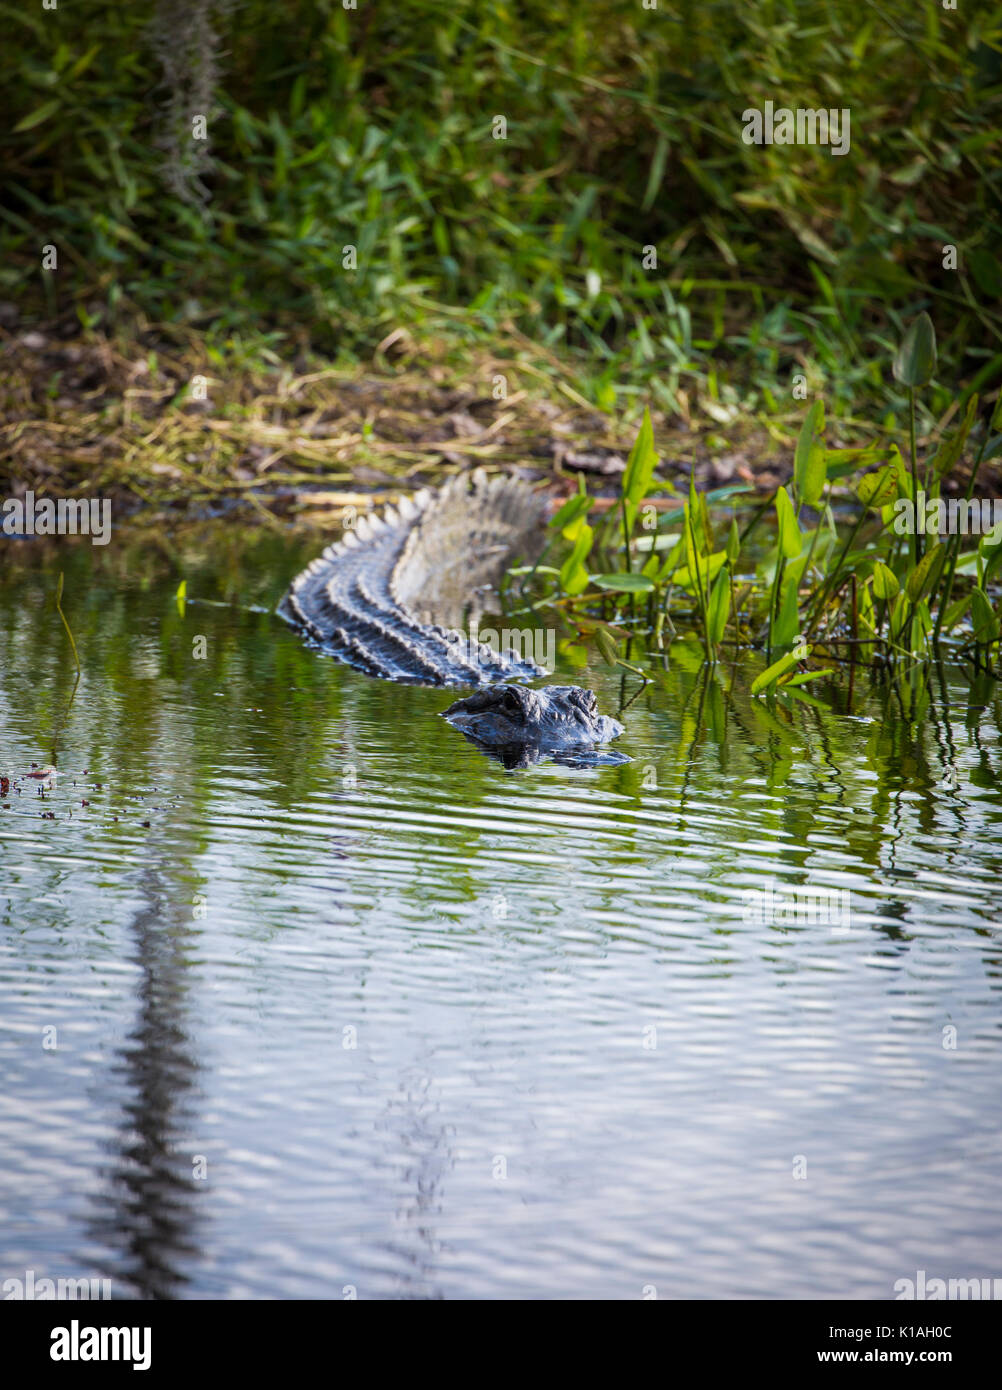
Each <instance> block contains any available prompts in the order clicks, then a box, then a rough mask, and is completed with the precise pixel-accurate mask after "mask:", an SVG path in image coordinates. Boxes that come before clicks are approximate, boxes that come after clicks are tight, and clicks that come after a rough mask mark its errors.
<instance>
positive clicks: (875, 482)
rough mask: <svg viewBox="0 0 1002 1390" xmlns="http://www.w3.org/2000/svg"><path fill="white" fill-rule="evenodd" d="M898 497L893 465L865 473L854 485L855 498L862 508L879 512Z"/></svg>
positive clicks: (896, 479)
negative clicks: (869, 508) (870, 508)
mask: <svg viewBox="0 0 1002 1390" xmlns="http://www.w3.org/2000/svg"><path fill="white" fill-rule="evenodd" d="M897 495H898V476H897V469H896V468H895V467H894V465H893V464H887V465H886V466H885V467H884V468H878V469H877V471H876V473H866V474H865V475H864V476H863V477H862V478H860V480H859V482H858V483H857V484H856V496H857V497H858V498H859V500H860V501H861V502H862V504H863V506H864V507H872V508H873V510H874V511H879V510H880V508H881V507H886V506H887V504H888V503H889V502H893V501H894V499H895V498H896V497H897Z"/></svg>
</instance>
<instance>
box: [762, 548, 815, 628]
mask: <svg viewBox="0 0 1002 1390" xmlns="http://www.w3.org/2000/svg"><path fill="white" fill-rule="evenodd" d="M806 558H807V557H806V556H805V557H804V559H805V560H806ZM803 568H804V566H803V564H797V565H792V566H791V567H790V572H789V574H788V577H787V578H786V580H785V581H784V583H783V598H782V602H781V603H780V607H779V616H778V617H777V619H776V622H775V625H774V627H773V630H772V639H771V640H772V645H773V648H774V649H775V648H778V647H788V646H789V645H790V643H791V642H793V641H795V640H796V636H797V633H798V632H799V631H800V593H799V584H800V575H801V573H802V572H803Z"/></svg>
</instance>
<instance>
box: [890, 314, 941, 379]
mask: <svg viewBox="0 0 1002 1390" xmlns="http://www.w3.org/2000/svg"><path fill="white" fill-rule="evenodd" d="M935 370H936V330H935V329H934V328H933V326H932V319H931V318H930V317H929V315H928V314H927V313H925V312H924V311H923V312H922V313H921V314H919V316H918V318H917V319H914V320H913V321H912V322H911V323H910V324H909V326H908V331H907V332H906V333H905V336H904V338H903V339H902V341H901V346H900V348H899V349H898V353H897V356H896V357H895V359H894V377H895V380H896V381H900V382H901V384H902V386H911V387H912V388H915V387H918V386H927V385H928V384H929V382H930V381H931V380H932V376H933V372H935Z"/></svg>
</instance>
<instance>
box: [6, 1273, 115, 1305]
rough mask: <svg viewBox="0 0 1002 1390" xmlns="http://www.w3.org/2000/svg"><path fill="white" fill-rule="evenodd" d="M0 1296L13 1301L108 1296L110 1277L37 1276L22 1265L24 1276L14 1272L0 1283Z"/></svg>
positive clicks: (68, 1299)
mask: <svg viewBox="0 0 1002 1390" xmlns="http://www.w3.org/2000/svg"><path fill="white" fill-rule="evenodd" d="M0 1298H3V1299H4V1300H7V1301H14V1302H26V1303H32V1302H40V1301H48V1300H62V1299H65V1300H67V1301H69V1302H74V1301H77V1300H80V1299H87V1300H90V1299H102V1298H111V1280H110V1279H99V1278H83V1279H63V1278H61V1279H49V1278H48V1277H46V1276H43V1277H42V1278H37V1277H36V1275H35V1271H34V1270H33V1269H26V1270H25V1272H24V1278H23V1279H22V1278H20V1276H15V1277H14V1278H12V1279H5V1280H4V1281H3V1283H2V1284H0Z"/></svg>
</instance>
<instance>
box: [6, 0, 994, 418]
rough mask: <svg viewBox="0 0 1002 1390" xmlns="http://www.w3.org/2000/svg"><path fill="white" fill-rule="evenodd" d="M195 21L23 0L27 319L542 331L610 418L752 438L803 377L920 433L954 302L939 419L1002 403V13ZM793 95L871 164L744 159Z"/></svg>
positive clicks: (798, 152) (473, 11)
mask: <svg viewBox="0 0 1002 1390" xmlns="http://www.w3.org/2000/svg"><path fill="white" fill-rule="evenodd" d="M191 13H192V14H193V15H195V17H196V19H197V22H189V24H188V26H187V28H186V27H185V25H183V24H176V25H175V26H174V27H173V30H172V31H171V32H170V38H169V40H168V41H164V40H157V39H156V37H155V35H151V31H150V28H149V10H148V9H146V8H145V7H141V6H111V5H105V6H100V7H94V6H73V5H64V6H61V7H60V8H59V9H58V10H57V11H51V12H49V11H47V12H42V11H40V10H38V11H36V10H34V9H31V8H27V9H26V8H23V7H15V6H13V5H10V4H4V5H0V15H2V18H3V22H4V24H5V25H6V26H7V28H8V30H9V31H11V32H12V33H13V34H14V35H16V42H11V43H9V44H8V45H5V47H4V50H3V54H2V56H0V76H2V79H3V80H2V82H0V106H2V112H0V116H2V119H3V122H4V126H5V128H6V129H7V130H8V131H9V132H12V134H10V135H9V136H8V146H9V150H8V160H7V164H8V172H7V192H6V200H5V206H4V209H3V211H2V214H0V218H2V220H0V249H2V251H3V256H2V268H0V293H2V294H3V295H4V296H5V297H7V298H11V299H14V300H15V302H17V303H18V304H19V305H20V306H21V307H22V309H23V310H25V312H26V313H27V314H28V315H29V316H30V315H32V314H34V315H37V316H38V317H39V318H44V317H49V318H52V317H54V316H57V315H66V314H68V313H72V314H75V315H76V317H77V319H78V320H79V322H80V324H81V325H82V327H83V328H84V329H85V330H90V329H93V330H95V331H97V330H102V331H105V332H107V331H109V330H110V328H111V327H112V326H116V325H121V324H122V323H123V322H126V321H128V322H135V323H136V324H138V325H141V326H145V325H149V324H152V325H154V326H155V325H157V324H170V325H172V326H174V327H175V328H177V327H178V326H180V327H182V328H184V327H187V328H189V329H190V331H191V332H192V334H193V335H196V334H197V335H199V337H200V340H202V341H204V342H205V343H206V349H207V351H208V352H209V353H212V352H215V353H217V354H225V353H227V352H233V351H235V350H237V351H239V348H240V345H241V343H243V342H246V341H253V342H255V343H256V344H258V346H260V344H261V342H262V335H263V340H264V342H265V343H266V345H267V350H268V352H270V353H271V354H273V355H274V356H275V357H278V358H286V357H288V356H290V355H291V354H293V353H295V352H300V351H303V350H305V349H308V348H309V349H313V350H315V351H318V352H321V353H324V354H326V355H328V356H329V357H334V358H342V359H343V358H344V357H345V356H353V355H363V356H368V355H370V354H371V352H372V350H373V348H374V347H375V346H376V345H377V344H379V343H380V342H381V341H383V340H384V339H385V338H386V336H387V335H388V334H389V333H391V332H393V331H395V330H397V329H398V328H401V327H402V328H405V329H406V330H407V331H408V332H409V333H411V334H412V335H414V336H415V338H417V339H422V338H423V339H425V340H437V341H441V340H448V341H450V342H453V343H455V344H456V346H457V350H459V349H461V348H462V347H463V346H466V347H469V348H471V349H473V348H474V347H475V345H476V344H477V343H479V342H483V341H485V340H486V341H491V342H494V343H497V342H499V341H501V340H502V339H505V338H509V337H511V336H512V335H521V336H522V337H524V338H527V339H530V340H531V341H532V342H533V343H535V344H536V345H537V346H538V347H539V349H540V350H541V351H551V352H554V353H557V354H559V355H560V357H561V358H562V359H563V360H565V361H566V362H568V363H569V364H571V366H572V369H573V373H574V380H575V382H576V387H577V389H578V390H579V391H580V392H581V393H582V394H583V395H584V396H585V397H586V398H587V399H588V400H589V401H591V402H593V403H594V404H596V405H597V406H598V407H599V408H600V409H602V410H605V411H608V412H610V413H612V412H618V413H621V414H623V413H625V414H630V413H631V412H632V413H638V412H639V408H640V404H641V403H642V402H643V401H645V400H647V399H650V400H652V401H653V402H654V404H656V405H657V406H658V407H660V408H661V409H662V410H667V411H670V412H672V413H675V414H678V415H680V416H682V417H683V418H684V417H686V416H688V415H689V414H690V412H691V413H693V414H696V413H701V414H703V415H706V416H708V417H709V418H712V419H714V420H716V421H718V422H719V423H720V425H721V428H722V429H724V430H726V429H727V427H728V425H729V423H730V422H731V421H733V420H734V419H735V418H736V417H737V415H738V414H739V413H742V412H747V411H749V410H755V411H760V412H762V413H764V414H765V415H767V416H768V415H770V414H775V415H777V416H781V415H782V414H783V413H784V412H786V411H788V409H789V405H790V399H791V398H790V382H791V378H792V376H793V375H794V374H796V373H800V374H802V375H803V376H804V377H805V378H806V382H807V386H808V389H809V390H810V392H811V394H812V395H813V394H815V393H823V395H824V397H825V399H826V402H827V405H828V409H829V414H830V415H831V416H837V417H840V418H847V419H851V418H853V417H858V416H860V415H862V414H868V415H869V416H870V417H871V418H872V415H873V411H874V409H875V403H876V402H878V401H879V402H880V403H881V409H882V410H883V411H885V412H886V413H887V414H888V415H889V416H893V417H894V419H893V420H891V421H890V423H891V424H892V425H893V423H894V422H895V421H896V420H897V418H898V417H899V416H901V417H902V418H903V412H905V411H906V410H907V406H908V398H907V392H906V391H904V390H901V389H896V388H895V387H894V384H893V383H890V385H891V390H890V393H889V395H888V392H887V387H888V384H889V381H888V377H887V375H886V373H885V372H884V371H883V367H882V365H881V364H883V363H886V362H887V361H888V360H889V356H890V351H891V348H892V345H893V344H894V343H896V342H897V341H899V339H900V337H901V334H902V331H903V327H904V324H905V323H906V322H908V321H909V320H910V319H911V318H912V317H914V315H915V314H916V313H918V312H919V311H921V310H922V309H929V311H930V312H932V313H933V314H934V317H935V320H936V323H937V328H938V330H939V339H940V359H939V360H940V363H941V367H942V369H943V371H944V376H945V379H946V380H947V381H949V382H950V384H951V385H950V389H946V388H944V387H943V386H941V385H940V384H939V383H938V382H936V381H933V382H932V383H931V385H930V388H929V390H928V392H927V393H926V394H925V396H924V398H923V400H924V403H925V405H926V406H927V407H928V411H929V415H928V416H927V417H925V418H926V419H927V420H928V419H934V418H938V417H939V416H940V415H942V413H943V412H944V411H945V410H946V409H947V408H948V407H949V405H950V403H951V401H952V399H953V387H954V386H955V384H956V383H958V382H959V383H960V384H961V387H962V389H964V390H966V391H968V392H970V391H974V390H978V391H980V392H981V393H982V395H984V394H985V393H986V392H991V391H993V390H995V389H997V385H998V381H999V379H1000V369H1002V312H1000V308H999V299H1000V294H999V291H1000V289H1002V272H1000V270H999V264H998V256H999V249H1000V231H999V226H998V221H997V217H996V215H995V213H996V209H997V207H998V205H999V194H1000V180H1002V161H1000V159H999V153H1000V146H1002V119H1000V118H1002V9H1000V8H999V7H998V6H993V5H987V4H973V3H964V4H962V5H961V6H960V7H959V9H958V10H957V11H947V10H943V9H942V8H941V6H940V5H939V3H938V2H937V3H933V0H926V3H921V4H913V5H909V6H907V7H901V6H897V7H885V6H884V5H882V4H879V3H864V4H862V5H860V4H858V3H855V0H853V3H849V2H848V0H807V3H804V2H803V0H782V2H780V0H757V2H756V3H754V4H753V3H722V0H718V3H708V4H705V5H700V6H691V5H683V4H681V0H659V7H658V9H657V10H651V11H648V10H644V9H643V8H642V7H641V6H640V4H639V0H593V3H589V4H588V5H580V4H577V3H571V0H541V2H540V3H526V4H518V5H516V4H505V3H501V4H497V5H490V6H483V5H475V4H473V3H469V0H458V3H457V0H399V3H397V4H395V5H392V6H387V5H371V6H369V5H364V4H363V5H362V6H361V7H360V8H359V9H358V10H354V11H350V10H349V11H346V10H344V9H343V8H342V6H341V5H340V3H335V0H329V2H328V3H316V0H310V3H302V2H301V0H296V2H294V3H290V4H287V5H281V6H274V5H266V4H264V3H263V0H248V3H245V4H242V5H233V6H230V7H226V8H223V9H222V10H217V9H214V8H213V7H212V6H211V5H210V4H206V5H205V6H204V7H202V9H201V10H200V11H199V10H198V9H197V7H193V8H192V11H191ZM199 15H200V18H199ZM213 31H214V32H215V34H216V35H217V43H216V45H215V54H214V55H213V53H212V49H211V47H206V43H205V35H206V34H207V33H211V32H213ZM165 75H166V78H167V80H166V82H165ZM766 99H773V100H775V101H776V102H777V103H778V104H786V105H788V106H791V107H796V106H808V107H818V106H821V105H822V104H823V105H826V106H838V107H848V108H849V109H850V111H851V115H852V148H851V151H850V153H849V154H848V155H847V156H845V157H843V158H833V157H832V156H831V155H830V153H829V152H828V151H827V150H826V149H824V148H820V147H817V148H812V147H797V146H784V147H780V146H772V147H754V146H747V145H745V144H743V143H742V141H741V139H740V132H741V112H742V111H743V110H744V109H745V108H746V107H750V106H754V107H759V106H761V105H762V104H763V103H764V101H765V100H766ZM203 108H207V109H205V110H203ZM192 114H196V115H197V114H204V115H206V116H207V117H208V129H209V133H210V137H211V139H210V141H209V143H208V146H205V145H202V144H197V143H196V144H193V143H192V141H191V140H190V138H189V135H188V131H189V129H190V125H189V122H190V118H191V115H192ZM498 115H503V116H505V117H506V119H507V122H508V134H507V139H506V140H494V139H493V138H492V134H491V132H492V122H493V120H494V118H495V117H496V116H498ZM46 244H53V245H55V246H56V247H57V248H58V251H59V257H60V260H59V269H58V271H54V272H53V271H48V272H43V271H41V270H40V269H39V264H40V260H41V248H42V246H43V245H46ZM348 245H351V246H354V247H356V248H357V262H358V267H357V269H356V270H354V271H351V270H346V269H345V268H344V265H343V254H344V253H343V248H344V247H345V246H348ZM946 245H954V246H956V247H957V248H958V256H959V263H958V268H957V269H955V270H954V269H944V264H943V262H944V252H943V247H944V246H946ZM650 246H653V247H655V248H656V249H657V255H658V266H657V269H652V268H645V267H644V264H643V259H644V248H645V247H650Z"/></svg>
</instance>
